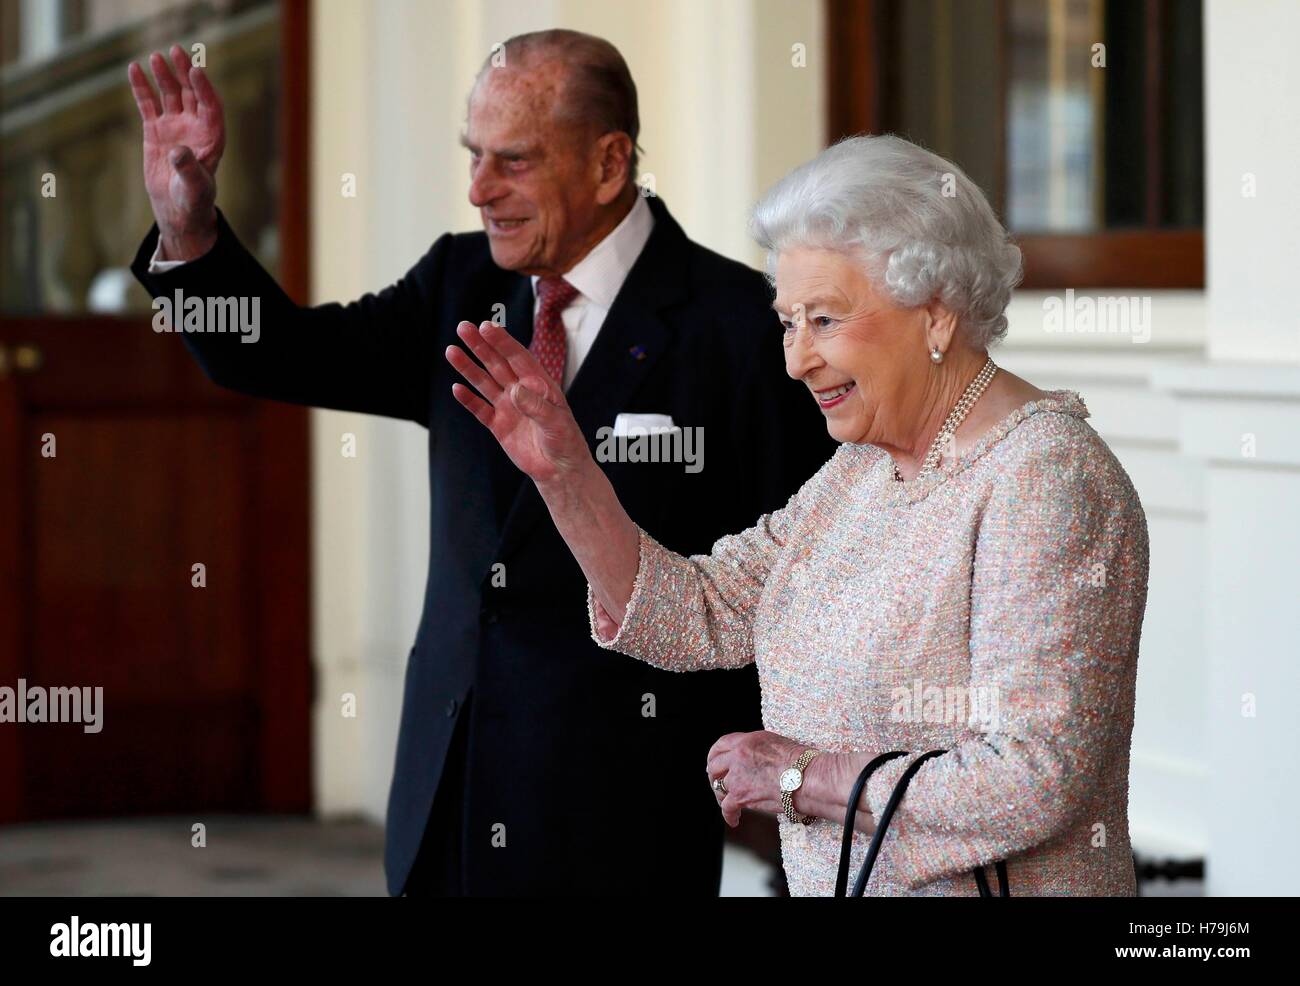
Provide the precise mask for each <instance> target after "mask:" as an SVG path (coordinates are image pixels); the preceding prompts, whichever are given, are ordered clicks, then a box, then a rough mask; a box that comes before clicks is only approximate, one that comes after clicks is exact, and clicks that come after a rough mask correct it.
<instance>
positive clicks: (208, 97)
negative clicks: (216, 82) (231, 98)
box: [190, 67, 221, 116]
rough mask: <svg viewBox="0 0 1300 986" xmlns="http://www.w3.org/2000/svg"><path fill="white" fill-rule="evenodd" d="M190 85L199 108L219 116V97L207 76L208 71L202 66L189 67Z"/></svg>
mask: <svg viewBox="0 0 1300 986" xmlns="http://www.w3.org/2000/svg"><path fill="white" fill-rule="evenodd" d="M190 85H191V86H192V87H193V89H194V95H195V96H196V97H198V100H199V106H200V108H202V109H204V110H206V111H208V112H209V113H215V114H216V115H217V116H220V115H221V97H220V96H218V95H217V90H216V89H215V88H214V87H213V85H212V82H211V80H210V79H209V78H208V73H207V72H205V71H203V69H202V68H198V67H194V68H191V69H190Z"/></svg>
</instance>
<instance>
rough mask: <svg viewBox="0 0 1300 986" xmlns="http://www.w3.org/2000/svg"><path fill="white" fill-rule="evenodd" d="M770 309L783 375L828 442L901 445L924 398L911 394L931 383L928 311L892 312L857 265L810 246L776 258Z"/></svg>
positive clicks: (858, 260) (837, 253) (859, 263)
mask: <svg viewBox="0 0 1300 986" xmlns="http://www.w3.org/2000/svg"><path fill="white" fill-rule="evenodd" d="M773 307H774V308H775V309H776V311H777V313H778V315H779V316H780V318H781V323H782V325H783V326H784V328H785V335H784V343H785V368H786V372H787V373H789V374H790V376H791V377H793V378H794V379H796V380H800V381H802V382H803V383H804V384H805V386H807V387H808V390H809V391H810V392H811V394H812V397H813V399H815V400H816V401H817V403H818V405H819V406H820V407H821V411H822V414H823V415H825V417H826V429H827V430H828V431H829V432H830V434H831V437H832V438H834V439H836V440H837V441H840V442H852V443H854V444H863V443H868V442H869V443H871V444H880V445H885V446H891V445H895V446H905V444H906V442H907V441H908V440H909V439H910V437H911V436H910V434H909V430H908V429H907V428H906V427H905V423H906V422H908V421H909V420H910V421H915V419H916V413H915V412H917V411H918V410H919V408H920V404H921V402H922V399H923V395H920V394H915V393H912V392H911V391H912V390H914V389H915V384H916V382H917V381H925V380H927V379H928V374H927V369H928V367H929V355H928V351H927V348H926V335H925V330H926V326H927V324H928V315H927V309H926V308H925V307H920V308H899V307H898V306H896V305H894V304H893V302H891V301H890V300H889V299H888V298H887V297H885V296H884V295H883V294H881V293H879V292H878V291H876V290H875V288H874V287H873V286H872V284H871V281H870V279H869V278H868V277H867V274H866V272H865V271H864V270H863V262H862V260H861V258H859V257H855V256H852V255H850V254H846V253H842V252H840V251H836V250H823V249H816V248H811V247H801V248H798V249H792V250H788V251H785V252H783V253H782V254H780V256H779V257H778V258H777V264H776V301H775V303H774V304H773ZM922 386H924V384H922Z"/></svg>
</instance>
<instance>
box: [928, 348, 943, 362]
mask: <svg viewBox="0 0 1300 986" xmlns="http://www.w3.org/2000/svg"><path fill="white" fill-rule="evenodd" d="M930 361H931V362H932V363H942V362H943V353H941V352H939V347H938V346H935V347H934V348H933V349H931V350H930Z"/></svg>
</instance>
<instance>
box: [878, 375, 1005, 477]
mask: <svg viewBox="0 0 1300 986" xmlns="http://www.w3.org/2000/svg"><path fill="white" fill-rule="evenodd" d="M997 372H998V368H997V366H996V365H995V364H994V362H993V357H992V356H990V357H989V358H988V362H987V363H985V364H984V368H983V369H982V370H980V371H979V373H978V374H976V376H975V379H974V380H972V381H971V382H970V386H968V387H967V388H966V392H965V393H964V394H962V395H961V399H960V400H959V401H957V403H956V404H955V405H954V406H953V409H952V410H951V411H950V412H949V413H948V420H946V421H945V422H944V423H943V427H942V428H940V429H939V434H937V435H935V436H934V441H933V442H931V443H930V451H929V452H927V453H926V456H925V461H924V462H923V463H921V471H920V472H918V473H917V474H916V475H917V478H920V477H921V476H924V475H925V474H926V473H927V472H929V471H930V470H932V469H934V468H935V467H937V466H938V465H939V460H940V458H942V456H943V448H944V446H945V445H946V444H947V443H948V439H950V438H951V437H952V436H953V435H954V434H955V433H956V431H957V429H958V427H960V425H961V423H962V422H963V421H965V420H966V415H968V414H970V409H971V408H972V407H974V406H975V402H976V401H977V400H979V399H980V395H981V394H983V393H984V391H985V390H987V389H988V385H989V382H990V381H991V380H992V379H993V374H995V373H997ZM894 479H895V480H897V481H898V482H900V483H901V482H904V480H903V474H902V473H901V472H899V471H898V465H897V464H895V465H894Z"/></svg>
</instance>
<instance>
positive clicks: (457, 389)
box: [451, 383, 495, 431]
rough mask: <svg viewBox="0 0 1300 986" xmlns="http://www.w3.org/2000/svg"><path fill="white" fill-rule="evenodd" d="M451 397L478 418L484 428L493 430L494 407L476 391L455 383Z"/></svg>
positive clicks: (452, 386)
mask: <svg viewBox="0 0 1300 986" xmlns="http://www.w3.org/2000/svg"><path fill="white" fill-rule="evenodd" d="M451 395H452V396H453V397H455V398H456V400H458V401H460V403H461V404H462V405H463V406H464V407H465V409H466V410H468V411H469V413H470V414H472V415H474V417H476V418H478V419H479V421H480V422H481V423H482V424H483V427H485V428H487V429H488V430H489V431H491V429H492V418H493V416H494V414H495V411H494V410H493V408H492V405H491V404H489V403H488V402H487V401H485V400H484V399H483V398H482V397H480V396H479V395H478V394H476V393H474V391H472V390H470V389H469V388H468V387H466V386H465V385H464V384H463V383H454V384H452V385H451Z"/></svg>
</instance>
